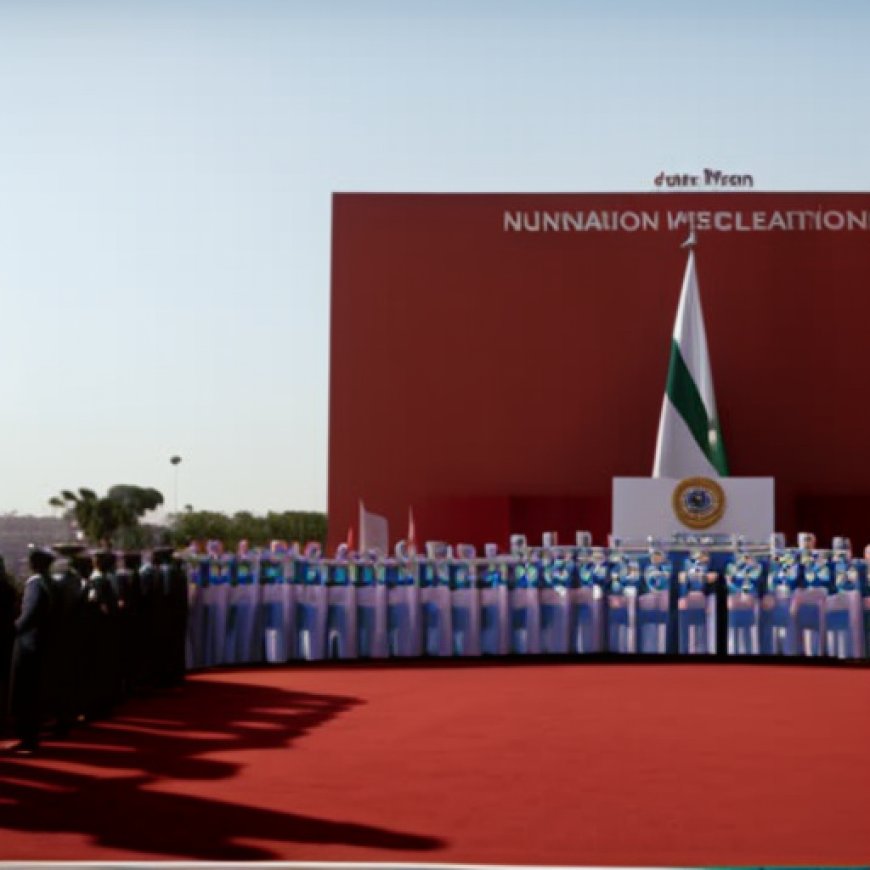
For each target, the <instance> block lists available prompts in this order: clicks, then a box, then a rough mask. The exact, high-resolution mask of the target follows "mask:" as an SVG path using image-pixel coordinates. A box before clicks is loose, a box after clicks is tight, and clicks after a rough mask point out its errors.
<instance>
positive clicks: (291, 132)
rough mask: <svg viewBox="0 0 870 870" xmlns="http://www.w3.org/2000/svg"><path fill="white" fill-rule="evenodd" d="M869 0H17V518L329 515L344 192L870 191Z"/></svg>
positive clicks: (2, 229)
mask: <svg viewBox="0 0 870 870" xmlns="http://www.w3.org/2000/svg"><path fill="white" fill-rule="evenodd" d="M867 46H870V4H868V3H864V2H790V3H786V2H751V3H749V2H728V3H720V2H709V3H700V2H693V3H689V2H655V0H651V2H619V0H616V2H591V0H590V2H583V0H574V2H568V0H561V2H559V0H549V2H548V0H527V2H511V0H505V2H484V0H462V2H454V0H442V2H428V0H419V2H414V0H405V2H369V0H356V2H338V0H336V2H329V0H320V2H293V0H284V2H274V0H233V2H226V0H171V2H170V0H166V2H160V0H156V2H154V0H152V2H145V0H140V2H132V0H128V2H124V0H116V2H88V0H54V2H52V0H0V421H2V431H3V442H4V447H3V449H2V450H0V512H2V511H11V510H17V511H19V512H21V513H25V512H38V513H43V512H46V511H47V506H46V502H47V499H48V498H49V496H51V495H52V494H54V493H55V492H57V491H58V490H59V489H60V488H63V487H75V486H79V485H89V486H92V487H95V488H98V489H101V488H104V487H106V486H109V485H111V484H113V483H120V482H124V483H140V484H143V485H149V486H156V487H158V488H160V489H162V490H163V492H164V493H165V494H166V496H167V500H168V502H169V507H170V508H171V507H172V502H173V498H174V496H173V476H172V469H171V467H170V464H169V457H170V455H172V454H174V453H177V454H180V455H181V456H182V457H183V462H182V464H181V466H180V473H179V490H178V499H179V504H180V505H182V506H183V505H184V504H188V503H189V504H192V505H194V506H195V507H197V508H213V509H220V510H230V511H232V510H237V509H251V510H255V511H264V510H268V509H276V510H282V509H324V508H325V506H326V461H327V405H328V402H327V390H328V354H329V347H328V325H329V242H330V195H331V193H332V192H333V191H583V190H590V191H592V190H648V189H650V188H651V182H652V178H653V176H654V175H655V174H656V173H657V172H658V171H660V170H662V169H667V170H671V171H695V170H697V169H698V168H700V167H702V166H708V165H709V166H716V167H722V168H726V169H734V170H735V171H738V172H750V173H752V174H753V175H754V176H755V178H756V183H757V185H758V187H759V188H760V189H767V190H868V189H870V126H868V125H870V113H868V111H867V101H868V91H870V87H868V86H870V51H868V50H867Z"/></svg>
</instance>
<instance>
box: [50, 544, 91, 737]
mask: <svg viewBox="0 0 870 870" xmlns="http://www.w3.org/2000/svg"><path fill="white" fill-rule="evenodd" d="M84 549H85V548H84V545H83V544H55V545H54V547H53V550H54V552H56V553H58V554H60V555H61V556H63V557H64V558H63V560H58V561H57V562H55V564H54V567H55V571H54V577H53V580H54V587H55V592H56V598H57V605H58V616H57V620H56V621H57V628H58V632H57V640H56V643H53V644H52V648H53V649H54V653H53V655H54V656H55V659H56V661H55V665H54V667H53V668H52V669H51V670H52V671H53V675H54V686H53V687H52V690H51V699H52V701H53V711H54V713H55V717H56V719H55V733H56V734H57V735H58V736H61V737H62V736H65V735H66V734H68V733H69V731H70V729H71V728H72V726H73V725H74V724H75V721H76V718H77V717H78V715H79V713H81V698H80V689H79V679H80V676H81V667H82V665H81V660H82V642H83V636H82V578H81V575H80V574H79V573H78V571H77V570H76V568H75V560H76V558H77V557H78V556H79V555H80V554H81V553H82V551H83V550H84Z"/></svg>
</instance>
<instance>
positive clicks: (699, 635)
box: [677, 550, 717, 655]
mask: <svg viewBox="0 0 870 870" xmlns="http://www.w3.org/2000/svg"><path fill="white" fill-rule="evenodd" d="M716 581H717V577H716V572H715V571H713V570H712V569H711V566H710V556H709V554H708V553H707V552H706V551H704V550H695V551H693V552H692V553H691V554H690V556H689V558H688V559H687V560H686V565H685V570H683V571H681V572H680V576H679V600H678V602H677V622H678V628H679V652H680V653H681V654H689V655H715V653H716V595H715V591H716Z"/></svg>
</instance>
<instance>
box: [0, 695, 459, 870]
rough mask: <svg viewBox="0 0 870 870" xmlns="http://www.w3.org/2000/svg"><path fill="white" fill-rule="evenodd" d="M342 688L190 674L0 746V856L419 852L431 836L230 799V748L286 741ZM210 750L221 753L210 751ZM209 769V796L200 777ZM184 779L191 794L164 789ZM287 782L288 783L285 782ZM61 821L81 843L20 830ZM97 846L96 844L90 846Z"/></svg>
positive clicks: (54, 829)
mask: <svg viewBox="0 0 870 870" xmlns="http://www.w3.org/2000/svg"><path fill="white" fill-rule="evenodd" d="M360 703H361V702H360V701H359V700H358V699H355V698H351V697H339V696H330V695H321V694H310V693H304V692H294V691H289V690H285V689H280V688H275V687H273V686H261V685H252V684H248V683H245V682H242V681H236V680H232V681H231V682H229V683H224V682H206V681H202V682H195V681H188V683H187V684H186V685H185V687H184V688H183V689H180V690H176V691H174V692H171V693H168V694H167V695H164V696H161V697H154V698H150V699H138V700H136V701H133V702H131V703H130V704H128V705H127V706H126V707H125V708H124V710H123V711H122V712H121V713H119V715H118V716H117V717H116V718H115V719H113V720H109V721H106V722H102V723H97V724H95V725H94V726H91V727H88V728H83V729H81V730H80V731H78V732H76V733H75V734H73V735H72V737H71V738H70V739H69V740H67V741H64V742H55V743H51V742H46V743H45V744H44V745H43V747H42V749H41V750H40V752H39V754H38V755H37V756H35V757H34V758H32V759H27V760H26V761H25V760H22V759H16V758H8V757H5V758H0V783H2V792H0V829H3V836H2V840H0V843H2V845H0V859H10V858H21V859H27V858H41V857H57V858H87V857H90V856H91V854H92V852H93V848H94V847H105V848H108V849H109V850H110V851H111V852H113V853H117V854H122V853H123V854H127V855H129V854H131V853H138V854H145V855H151V856H173V857H185V858H191V859H199V860H217V859H221V860H269V859H274V858H276V857H279V856H278V855H277V854H276V853H275V852H273V851H271V850H269V849H266V848H263V847H259V846H257V845H253V844H246V843H245V842H244V841H252V840H256V841H272V842H277V843H284V844H287V845H288V846H291V845H292V844H295V843H299V844H313V843H319V844H344V845H351V846H362V847H368V848H374V849H383V850H401V851H403V852H407V851H408V850H411V851H414V850H420V851H421V852H426V851H429V850H432V849H436V848H438V847H439V846H441V845H443V844H442V843H441V841H439V840H437V839H434V838H431V837H424V836H416V835H414V834H412V833H404V832H401V831H395V830H391V829H389V828H386V827H376V826H368V825H360V824H353V823H349V822H348V823H343V822H340V821H335V820H326V819H322V818H317V817H313V816H306V815H299V814H295V813H290V812H284V811H281V810H280V809H278V808H276V809H274V810H269V809H264V808H261V807H254V806H250V805H246V804H244V803H240V802H234V801H233V779H234V777H235V776H236V775H237V773H238V772H239V770H240V767H241V765H240V764H239V763H236V762H234V761H232V760H231V759H232V758H233V755H234V754H237V753H242V752H250V751H265V752H271V751H275V750H281V749H288V750H292V744H293V742H294V741H295V740H297V739H298V738H300V737H302V736H303V735H306V734H308V733H310V732H311V731H313V730H314V729H317V728H318V727H320V726H322V725H323V724H324V723H326V722H328V721H330V720H331V719H333V718H334V717H336V716H339V715H341V714H342V713H344V712H347V711H349V710H351V709H352V708H353V707H355V706H357V705H358V704H360ZM217 754H219V755H220V756H221V757H220V758H217V757H214V756H215V755H217ZM209 780H210V781H213V783H214V786H213V796H211V797H203V796H202V794H201V793H202V791H203V789H202V782H203V781H209ZM185 781H187V782H190V781H195V782H198V783H200V785H199V786H198V787H197V788H196V791H198V792H199V794H173V793H170V792H167V791H166V790H165V788H164V786H166V785H169V786H170V788H177V787H178V784H179V783H180V784H182V786H183V784H184V783H185ZM287 792H288V794H292V792H293V783H292V782H287ZM16 832H18V833H19V834H20V835H32V834H39V833H44V834H45V835H46V841H48V840H49V839H50V838H57V837H58V835H62V834H63V833H71V834H75V835H78V837H79V838H81V837H83V838H84V843H89V844H90V848H89V847H88V846H87V845H85V846H84V848H83V849H81V848H80V849H79V851H77V852H75V853H67V854H64V853H63V848H64V847H63V845H62V844H59V848H60V850H61V851H60V853H59V854H52V853H53V852H54V851H55V850H53V849H51V848H50V847H48V848H45V844H43V848H39V849H37V850H36V851H34V847H33V841H32V840H31V839H30V838H27V837H26V836H25V837H20V836H19V837H18V838H16ZM99 851H102V850H99Z"/></svg>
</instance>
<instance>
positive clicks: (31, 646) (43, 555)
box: [10, 547, 55, 754]
mask: <svg viewBox="0 0 870 870" xmlns="http://www.w3.org/2000/svg"><path fill="white" fill-rule="evenodd" d="M28 561H29V563H30V570H31V571H32V572H33V574H32V575H31V576H30V578H29V579H28V580H27V583H26V584H25V586H24V594H23V596H22V599H21V613H20V615H19V616H18V619H16V620H15V646H14V648H13V651H12V691H11V699H10V701H11V703H10V710H11V714H12V724H13V729H14V731H15V736H16V737H17V738H18V743H17V744H15V745H14V746H13V747H11V749H12V751H13V752H16V753H19V754H31V753H33V752H35V751H36V750H37V748H38V747H39V726H40V713H41V695H42V690H43V688H44V686H43V682H44V666H45V659H46V652H47V650H48V647H49V644H50V643H51V631H52V622H53V614H54V609H55V608H54V593H53V589H52V580H51V575H50V573H49V571H50V570H51V563H52V562H53V561H54V555H53V554H52V553H51V552H50V551H49V550H46V549H43V548H42V547H33V548H32V549H31V551H30V555H29V559H28Z"/></svg>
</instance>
